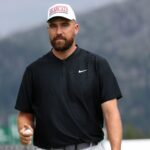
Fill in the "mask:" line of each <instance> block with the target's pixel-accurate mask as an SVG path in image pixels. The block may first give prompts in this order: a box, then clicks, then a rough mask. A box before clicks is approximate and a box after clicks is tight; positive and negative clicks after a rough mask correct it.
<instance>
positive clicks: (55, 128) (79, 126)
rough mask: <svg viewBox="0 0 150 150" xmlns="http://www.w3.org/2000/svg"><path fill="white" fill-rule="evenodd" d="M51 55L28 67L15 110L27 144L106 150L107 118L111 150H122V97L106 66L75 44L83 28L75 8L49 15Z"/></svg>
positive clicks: (66, 149)
mask: <svg viewBox="0 0 150 150" xmlns="http://www.w3.org/2000/svg"><path fill="white" fill-rule="evenodd" d="M47 23H48V34H49V38H50V42H51V45H52V47H53V48H52V50H51V51H50V52H48V53H47V54H46V55H44V56H43V57H41V58H39V59H38V60H36V61H35V62H33V63H32V64H31V65H29V66H28V67H27V68H26V71H25V73H24V76H23V80H22V83H21V86H20V90H19V93H18V97H17V102H16V106H15V108H16V109H18V110H19V111H20V112H19V115H18V121H17V123H18V131H19V135H20V140H21V142H22V144H30V143H31V140H32V136H33V143H34V145H35V146H36V147H38V148H39V149H49V150H52V149H54V150H56V149H59V150H60V149H61V150H80V149H91V150H92V149H93V150H94V149H95V150H96V149H97V150H100V149H103V148H102V146H101V141H102V140H103V136H104V134H103V131H102V128H103V118H104V119H105V123H106V129H107V133H108V138H109V141H110V144H111V150H120V149H121V138H122V125H121V119H120V114H119V110H118V106H117V99H119V98H121V92H120V89H119V87H118V84H117V81H116V79H115V76H114V74H113V73H112V71H111V69H110V67H109V65H108V63H107V61H106V60H105V59H104V58H102V57H100V56H97V55H95V54H92V53H90V52H88V51H86V50H83V49H81V48H79V47H78V45H76V42H75V36H76V35H77V33H78V32H79V25H78V24H77V21H76V17H75V14H74V11H73V9H72V8H71V6H69V5H67V4H55V5H53V6H51V7H50V8H49V10H48V18H47Z"/></svg>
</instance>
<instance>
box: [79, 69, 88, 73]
mask: <svg viewBox="0 0 150 150" xmlns="http://www.w3.org/2000/svg"><path fill="white" fill-rule="evenodd" d="M86 71H87V69H84V70H79V71H78V73H83V72H86Z"/></svg>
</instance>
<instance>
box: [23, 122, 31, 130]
mask: <svg viewBox="0 0 150 150" xmlns="http://www.w3.org/2000/svg"><path fill="white" fill-rule="evenodd" d="M23 128H24V129H25V130H27V129H30V130H31V131H33V128H32V127H31V125H28V124H25V125H24V127H23Z"/></svg>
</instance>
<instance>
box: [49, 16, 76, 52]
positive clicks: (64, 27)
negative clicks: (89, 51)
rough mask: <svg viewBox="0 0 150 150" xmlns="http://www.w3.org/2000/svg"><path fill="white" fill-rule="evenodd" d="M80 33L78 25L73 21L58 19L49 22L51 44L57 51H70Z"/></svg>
mask: <svg viewBox="0 0 150 150" xmlns="http://www.w3.org/2000/svg"><path fill="white" fill-rule="evenodd" d="M78 31H79V26H78V24H77V23H76V22H75V21H73V20H68V19H65V18H61V17H57V18H53V19H51V20H50V21H49V22H48V33H49V38H50V42H51V44H52V46H53V48H54V49H55V50H56V51H66V50H68V49H69V48H70V47H71V46H72V44H73V43H74V40H75V35H76V34H77V33H78Z"/></svg>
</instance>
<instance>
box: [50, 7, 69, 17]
mask: <svg viewBox="0 0 150 150" xmlns="http://www.w3.org/2000/svg"><path fill="white" fill-rule="evenodd" d="M56 13H65V14H67V13H68V8H67V7H66V6H56V7H53V8H51V9H50V11H49V15H50V16H51V15H53V14H56Z"/></svg>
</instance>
